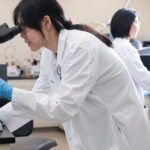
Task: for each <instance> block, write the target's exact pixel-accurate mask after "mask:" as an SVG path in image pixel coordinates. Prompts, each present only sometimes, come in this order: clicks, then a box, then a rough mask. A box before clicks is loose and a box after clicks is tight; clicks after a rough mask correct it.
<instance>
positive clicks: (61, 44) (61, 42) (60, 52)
mask: <svg viewBox="0 0 150 150" xmlns="http://www.w3.org/2000/svg"><path fill="white" fill-rule="evenodd" d="M68 32H69V31H68V30H65V29H64V30H61V31H60V34H59V38H58V49H57V61H56V66H55V68H54V72H53V73H54V76H55V86H56V87H58V86H59V83H60V80H61V77H62V75H61V67H62V61H63V56H64V53H65V44H66V39H67V35H68Z"/></svg>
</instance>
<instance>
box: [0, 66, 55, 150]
mask: <svg viewBox="0 0 150 150" xmlns="http://www.w3.org/2000/svg"><path fill="white" fill-rule="evenodd" d="M0 78H3V79H4V80H7V74H6V65H0ZM8 102H9V101H8V100H7V99H0V107H2V106H4V105H5V104H7V103H8ZM32 130H33V120H31V121H30V122H28V123H27V124H25V125H24V126H22V127H21V128H19V129H17V130H16V131H14V132H13V135H14V136H15V141H16V142H15V143H14V144H10V150H49V149H51V148H53V147H55V146H57V143H56V141H54V140H52V139H49V138H44V137H37V136H29V135H30V134H31V133H32Z"/></svg>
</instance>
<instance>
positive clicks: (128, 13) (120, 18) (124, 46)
mask: <svg viewBox="0 0 150 150" xmlns="http://www.w3.org/2000/svg"><path fill="white" fill-rule="evenodd" d="M110 29H111V33H112V36H113V37H114V40H113V44H114V49H115V52H116V53H117V54H118V55H119V56H120V58H121V59H122V60H123V61H124V63H125V64H126V67H127V69H128V71H129V73H130V75H131V77H132V79H133V81H134V84H135V86H136V89H137V92H138V94H139V96H140V100H141V103H142V104H143V105H144V93H143V89H145V90H148V91H150V72H149V71H148V70H147V68H146V67H145V66H144V65H143V63H142V61H141V59H140V56H139V53H138V51H137V50H136V48H135V47H134V46H133V45H132V44H131V43H130V42H129V41H130V40H134V39H135V38H136V36H137V34H138V31H139V29H140V22H139V15H138V13H137V12H136V11H135V10H133V9H126V8H123V9H120V10H118V11H117V12H116V13H115V14H114V15H113V17H112V19H111V23H110Z"/></svg>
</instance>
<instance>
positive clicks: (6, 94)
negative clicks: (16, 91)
mask: <svg viewBox="0 0 150 150" xmlns="http://www.w3.org/2000/svg"><path fill="white" fill-rule="evenodd" d="M12 92H13V87H12V86H11V85H9V84H8V83H7V82H5V81H4V80H3V79H1V78H0V99H1V98H5V99H8V100H10V101H11V99H12Z"/></svg>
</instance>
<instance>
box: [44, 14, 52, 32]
mask: <svg viewBox="0 0 150 150" xmlns="http://www.w3.org/2000/svg"><path fill="white" fill-rule="evenodd" d="M51 25H52V22H51V19H50V17H49V16H44V17H43V20H42V28H43V29H47V30H49V29H50V28H51Z"/></svg>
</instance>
